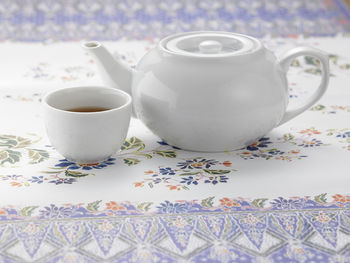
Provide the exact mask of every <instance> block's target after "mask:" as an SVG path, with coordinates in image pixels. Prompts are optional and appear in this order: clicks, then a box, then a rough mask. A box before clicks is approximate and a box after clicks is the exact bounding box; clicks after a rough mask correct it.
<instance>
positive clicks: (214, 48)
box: [199, 40, 222, 54]
mask: <svg viewBox="0 0 350 263" xmlns="http://www.w3.org/2000/svg"><path fill="white" fill-rule="evenodd" d="M221 49H222V44H221V43H220V42H218V41H215V40H204V41H202V42H201V43H199V50H200V52H201V53H204V54H216V53H220V52H221Z"/></svg>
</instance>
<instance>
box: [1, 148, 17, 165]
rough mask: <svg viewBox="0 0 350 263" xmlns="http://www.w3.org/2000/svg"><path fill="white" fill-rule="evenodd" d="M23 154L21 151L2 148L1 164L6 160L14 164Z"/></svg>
mask: <svg viewBox="0 0 350 263" xmlns="http://www.w3.org/2000/svg"><path fill="white" fill-rule="evenodd" d="M21 156H22V154H21V153H20V152H16V151H13V150H2V151H0V161H1V163H0V164H4V163H6V162H8V163H11V164H14V163H17V162H19V160H20V159H21Z"/></svg>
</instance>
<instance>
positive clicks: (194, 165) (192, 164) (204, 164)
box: [177, 158, 218, 169]
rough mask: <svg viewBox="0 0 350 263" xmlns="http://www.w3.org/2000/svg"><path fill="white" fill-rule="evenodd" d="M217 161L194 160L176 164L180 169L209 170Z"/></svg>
mask: <svg viewBox="0 0 350 263" xmlns="http://www.w3.org/2000/svg"><path fill="white" fill-rule="evenodd" d="M217 163H218V161H216V160H213V159H211V160H207V159H200V158H195V159H191V160H186V161H185V162H179V163H178V164H177V166H178V167H180V169H203V168H206V169H208V168H210V167H211V166H212V165H216V164H217Z"/></svg>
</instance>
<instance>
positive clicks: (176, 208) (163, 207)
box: [157, 201, 188, 214]
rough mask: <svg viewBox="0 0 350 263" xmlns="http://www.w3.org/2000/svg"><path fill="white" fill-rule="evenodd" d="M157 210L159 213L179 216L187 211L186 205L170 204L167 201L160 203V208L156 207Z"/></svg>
mask: <svg viewBox="0 0 350 263" xmlns="http://www.w3.org/2000/svg"><path fill="white" fill-rule="evenodd" d="M157 208H158V211H159V212H161V213H164V214H179V213H185V212H187V211H188V207H187V205H185V204H180V203H170V202H169V201H165V202H164V203H161V204H160V206H157Z"/></svg>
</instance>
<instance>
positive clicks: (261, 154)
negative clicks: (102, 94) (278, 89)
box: [0, 36, 350, 262]
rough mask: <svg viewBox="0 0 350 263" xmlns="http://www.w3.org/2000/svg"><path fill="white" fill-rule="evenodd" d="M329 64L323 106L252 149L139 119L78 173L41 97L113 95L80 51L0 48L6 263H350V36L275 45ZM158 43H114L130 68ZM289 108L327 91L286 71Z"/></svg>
mask: <svg viewBox="0 0 350 263" xmlns="http://www.w3.org/2000/svg"><path fill="white" fill-rule="evenodd" d="M263 41H264V43H265V44H266V46H268V47H269V48H270V49H273V50H275V51H276V53H277V55H278V54H280V53H281V52H283V51H284V50H286V49H288V48H289V47H293V46H295V45H299V44H307V45H311V46H314V47H318V48H321V49H323V50H325V51H327V52H329V53H330V54H331V56H330V58H331V72H332V76H331V80H330V86H329V90H328V91H327V93H326V95H325V96H324V97H323V98H322V99H321V100H320V101H319V104H317V105H315V106H314V107H313V108H311V109H310V110H308V111H307V112H305V113H304V114H302V115H300V116H299V117H297V118H295V119H294V120H292V121H290V122H288V123H286V124H284V125H283V126H281V127H278V128H276V129H274V130H273V131H272V132H270V133H269V134H266V136H265V137H263V138H261V139H260V140H259V141H257V142H255V143H253V144H252V145H250V146H248V147H246V148H245V149H240V150H237V151H232V152H224V153H215V154H212V153H196V152H187V151H183V150H181V149H178V148H175V147H172V146H170V145H167V144H166V143H165V142H164V141H162V140H161V139H160V138H158V137H156V136H155V135H153V134H152V133H151V132H150V131H149V130H147V128H145V127H144V126H143V124H142V123H140V122H139V121H138V120H136V119H133V120H132V122H131V127H130V130H129V134H128V137H127V140H126V141H125V143H124V145H123V147H122V149H121V151H120V152H119V153H117V154H116V155H114V156H112V157H111V158H110V159H108V160H107V161H104V162H101V163H95V164H91V165H80V164H77V163H72V162H69V161H67V160H66V159H64V158H63V157H62V156H60V155H59V154H58V153H57V152H56V151H55V150H54V149H53V148H52V147H51V145H50V142H49V141H48V139H47V137H46V134H45V129H44V125H43V122H42V113H41V104H40V100H41V97H42V96H43V95H44V94H45V93H47V92H48V91H50V90H53V89H56V88H63V87H68V86H79V85H95V84H96V85H101V84H102V82H101V79H100V77H99V75H98V74H97V71H96V65H95V62H94V61H93V60H92V58H91V57H89V55H88V54H85V53H84V51H83V50H81V49H80V46H79V45H80V43H79V42H57V43H55V42H54V43H49V42H47V43H31V44H29V43H27V44H25V43H18V42H3V43H1V44H0V58H1V61H2V62H1V63H0V72H1V77H0V121H1V126H0V262H34V261H40V262H42V261H43V262H101V261H106V262H350V210H349V209H350V196H349V195H348V194H349V192H350V189H349V187H350V162H349V158H350V87H349V83H350V49H349V46H350V38H346V37H342V36H337V37H334V38H303V37H299V38H290V39H278V38H274V39H270V38H265V39H264V40H263ZM155 42H156V41H153V40H148V41H134V42H132V41H130V42H125V41H120V42H106V43H105V44H106V46H107V47H108V48H110V50H112V51H115V50H118V52H119V53H120V55H121V58H122V59H123V60H125V62H126V63H129V64H130V65H131V66H133V65H135V64H136V63H137V61H138V59H139V58H140V57H141V56H142V55H143V54H144V53H145V52H146V51H147V50H149V49H150V48H152V46H154V45H155ZM288 78H289V84H290V107H293V106H295V105H297V104H298V103H299V102H302V101H303V100H304V99H306V98H307V97H308V96H310V94H311V93H312V92H313V91H314V90H315V88H316V86H317V84H318V83H319V81H320V69H319V64H318V61H317V60H314V59H313V58H310V57H305V58H303V57H301V58H298V59H297V60H295V61H294V62H293V64H292V67H291V69H290V72H289V74H288Z"/></svg>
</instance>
